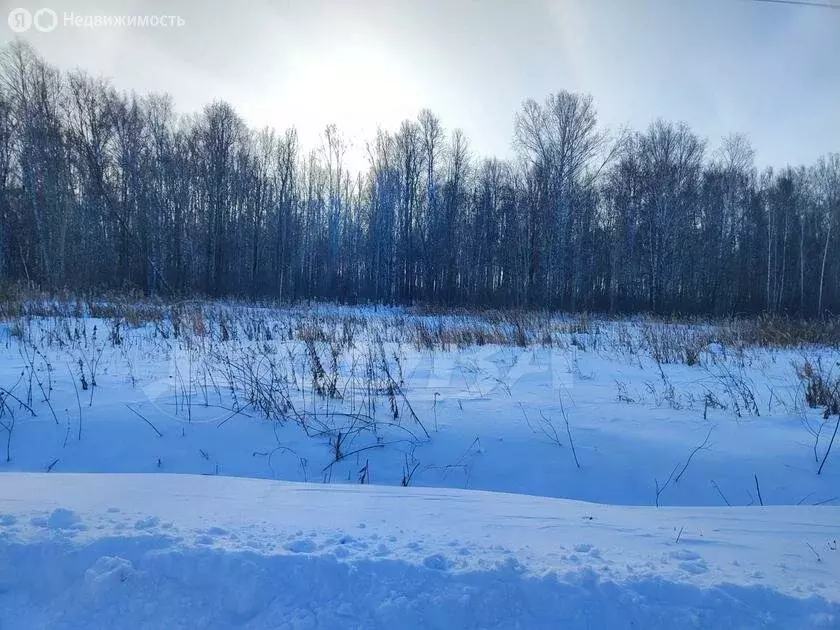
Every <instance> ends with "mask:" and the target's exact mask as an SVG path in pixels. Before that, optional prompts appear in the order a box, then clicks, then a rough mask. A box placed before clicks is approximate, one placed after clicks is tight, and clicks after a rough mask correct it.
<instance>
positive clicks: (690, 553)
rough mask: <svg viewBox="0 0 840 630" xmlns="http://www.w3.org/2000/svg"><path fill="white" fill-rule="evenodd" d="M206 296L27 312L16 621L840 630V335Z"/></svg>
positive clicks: (73, 625)
mask: <svg viewBox="0 0 840 630" xmlns="http://www.w3.org/2000/svg"><path fill="white" fill-rule="evenodd" d="M189 317H190V318H193V319H190V318H183V319H182V320H181V324H180V332H178V331H177V330H176V329H175V327H174V325H173V323H172V322H171V321H168V320H166V319H164V320H162V321H159V322H155V323H146V324H143V325H141V326H139V327H132V326H129V325H128V324H127V323H126V322H125V321H122V322H121V323H120V325H119V326H117V325H116V322H115V320H109V319H93V318H91V317H89V316H81V317H66V316H59V317H50V318H26V319H24V320H20V321H18V322H9V323H5V324H0V403H2V404H0V630H7V629H13V630H16V629H18V628H21V629H24V630H28V629H36V628H37V629H42V628H43V629H46V628H50V629H53V628H59V629H61V628H64V629H72V630H77V629H82V628H85V629H87V628H106V629H109V630H110V629H115V628H167V629H168V628H254V629H257V628H260V629H261V628H406V629H412V628H572V629H576V628H581V629H583V628H586V629H598V628H604V629H607V630H614V629H624V628H628V629H629V628H634V629H639V628H652V629H654V630H655V629H658V628H663V629H664V628H785V629H787V628H791V629H800V628H834V629H840V551H838V548H837V545H838V539H840V507H838V501H840V499H838V495H840V441H838V442H837V444H835V445H834V450H833V451H829V448H830V447H829V444H830V439H831V437H832V430H833V428H834V426H835V425H834V421H835V418H828V419H826V418H824V417H823V415H822V411H821V410H820V409H811V408H808V407H807V406H806V405H805V404H804V391H803V383H802V381H801V379H800V378H799V377H798V376H797V369H796V367H795V366H801V365H803V364H804V363H806V362H807V363H809V364H810V365H813V366H819V365H821V366H824V367H825V368H826V369H827V370H828V371H831V370H832V369H833V370H834V371H835V372H836V370H837V365H840V363H838V362H837V360H838V355H837V352H836V350H832V349H828V348H821V347H802V348H796V349H779V348H753V347H738V348H734V347H722V346H720V345H719V344H705V345H702V346H701V347H700V349H699V351H698V356H697V357H696V359H695V360H694V361H692V362H691V363H692V364H691V365H688V364H686V363H685V362H684V361H683V360H682V359H681V358H680V357H676V358H674V357H670V358H667V357H666V359H665V360H662V361H655V360H654V359H653V357H652V354H651V352H652V350H651V346H652V345H656V344H657V343H660V342H661V343H663V344H664V346H663V347H666V348H667V346H668V342H667V339H665V341H662V340H660V341H657V339H647V340H646V336H648V337H650V336H651V335H654V336H656V335H659V336H662V337H663V338H666V337H667V336H668V335H672V336H673V335H676V336H679V337H683V336H684V337H686V338H691V337H692V336H693V335H697V334H698V331H702V327H701V326H699V325H695V326H683V325H663V326H662V327H660V328H645V324H644V322H636V321H628V322H615V321H592V322H589V323H585V324H584V323H582V322H580V321H577V320H574V319H565V318H563V317H557V318H556V319H554V320H551V321H548V322H547V323H544V324H541V325H542V332H541V333H540V334H541V335H545V336H547V340H546V341H545V342H543V341H539V342H537V341H536V340H535V339H530V340H529V345H528V347H517V346H516V345H515V344H510V343H496V342H495V341H494V340H496V341H498V339H499V338H500V337H499V335H500V334H501V335H502V336H503V335H504V334H506V333H505V331H506V327H508V329H509V328H510V324H508V323H506V322H501V323H498V322H497V323H491V322H488V321H485V320H482V319H480V318H474V317H471V316H458V317H455V316H451V317H431V316H418V315H413V314H411V313H408V312H406V311H403V310H400V309H382V310H380V311H378V312H374V311H373V310H371V309H342V308H334V307H318V308H315V309H311V310H310V309H299V310H289V309H256V308H242V307H236V306H226V305H218V304H216V305H213V304H208V305H206V306H202V307H201V308H200V310H198V311H193V312H192V314H191V315H190V316H189ZM418 325H421V326H426V327H427V328H428V330H430V331H432V332H434V331H438V330H443V331H446V332H447V334H449V333H450V332H451V331H453V330H454V331H459V330H463V331H467V332H468V337H466V338H468V339H470V340H472V341H470V342H469V343H462V341H463V340H461V341H458V342H456V341H452V342H446V343H444V344H439V345H437V346H436V347H425V346H422V345H418V344H416V343H415V342H413V341H412V340H411V336H410V335H408V334H407V333H406V332H405V331H410V330H412V327H413V326H418ZM188 327H189V328H190V329H192V330H193V331H194V332H192V333H190V332H189V331H188V330H185V329H187V328H188ZM302 330H303V331H306V330H308V331H309V332H307V335H310V336H312V337H313V338H316V339H319V340H320V341H316V342H315V343H314V344H313V345H312V346H311V347H309V348H307V347H306V346H305V344H304V343H303V342H302V341H301V336H302V335H301V334H300V331H302ZM313 330H314V331H315V333H317V334H314V335H313V334H311V333H312V331H313ZM196 331H200V332H196ZM476 331H478V332H476ZM469 335H472V336H471V337H470V336H469ZM494 335H495V336H494ZM379 339H381V340H382V345H381V346H377V345H376V344H377V343H378V340H379ZM476 339H478V341H475V340H476ZM374 340H376V343H374ZM313 351H314V352H315V353H317V354H318V355H319V357H320V362H321V363H322V367H323V369H324V371H325V375H322V376H321V377H318V378H319V379H320V382H319V383H317V384H316V383H315V382H314V381H313V379H314V378H315V377H314V376H313V374H314V372H313V366H312V360H311V353H312V352H313ZM377 352H378V353H380V354H378V355H377V354H376V353H377ZM333 353H336V354H335V356H336V358H335V359H332V356H333ZM374 355H375V356H374ZM371 357H373V360H372V359H371ZM371 361H372V362H371ZM382 361H384V362H386V363H387V365H388V366H389V369H390V370H391V371H392V373H393V375H394V377H395V379H396V380H398V381H399V383H400V388H401V392H402V393H401V395H399V396H394V398H393V400H389V398H388V394H387V389H388V388H387V387H386V385H387V383H385V384H383V380H382V379H383V376H382V374H381V373H380V372H381V362H382ZM332 362H334V365H333V363H332ZM832 366H834V368H832ZM371 370H374V371H375V372H376V374H375V375H374V377H373V378H372V379H371V378H369V374H370V373H371ZM331 378H334V379H335V385H336V388H337V391H338V393H339V394H340V395H324V394H323V393H321V394H318V393H317V392H316V385H317V387H320V388H321V389H322V391H323V388H324V387H325V385H324V384H325V383H329V380H330V379H331ZM94 381H95V385H94V384H93V382H94ZM255 383H257V385H256V387H257V389H258V388H259V387H269V386H270V387H272V388H278V389H277V391H276V392H275V393H274V394H273V397H274V398H275V399H279V398H281V397H282V396H286V397H287V400H288V403H289V407H284V408H283V410H282V412H278V411H277V409H279V408H280V407H279V406H278V408H277V409H273V410H272V413H273V415H270V416H267V415H266V413H265V410H264V409H262V408H261V407H260V404H259V402H258V401H259V399H260V396H259V395H258V394H259V392H257V394H255ZM371 383H373V386H371ZM83 384H84V388H83V387H82V385H83ZM278 392H279V393H278ZM281 394H282V396H281ZM402 394H404V396H403V395H402ZM290 409H291V410H292V411H290ZM412 412H414V414H416V418H413V417H412ZM566 420H568V423H567V422H566ZM426 431H428V435H425V432H426ZM337 443H340V447H339V449H338V450H339V451H340V457H336V444H337ZM826 453H828V454H829V456H827V455H826ZM823 460H825V461H824V465H823V469H822V471H821V474H817V470H818V469H819V467H820V465H821V463H822V462H823ZM360 481H364V484H363V485H362V484H360V483H359V482H360ZM401 483H407V484H408V486H409V487H400V486H401ZM377 484H380V485H377ZM657 504H658V507H657Z"/></svg>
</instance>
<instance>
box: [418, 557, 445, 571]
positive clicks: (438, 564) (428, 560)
mask: <svg viewBox="0 0 840 630" xmlns="http://www.w3.org/2000/svg"><path fill="white" fill-rule="evenodd" d="M423 565H424V566H425V567H426V568H427V569H434V570H436V571H445V570H446V569H448V568H449V560H447V559H446V558H445V557H443V556H442V555H440V554H439V553H436V554H433V555H431V556H426V557H425V558H424V559H423Z"/></svg>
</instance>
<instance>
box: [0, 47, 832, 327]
mask: <svg viewBox="0 0 840 630" xmlns="http://www.w3.org/2000/svg"><path fill="white" fill-rule="evenodd" d="M511 123H512V143H513V146H514V147H515V156H516V157H515V158H513V159H511V160H507V161H506V160H500V159H497V158H494V157H484V156H479V155H475V154H474V152H472V151H471V149H470V143H469V140H468V138H467V137H466V136H465V134H464V133H463V132H462V131H460V130H459V129H457V128H455V129H452V130H448V129H446V128H445V127H444V124H443V123H442V122H441V120H439V118H438V117H437V116H436V115H435V114H434V113H432V112H431V111H429V110H426V109H424V110H422V111H420V112H419V114H418V115H417V117H416V119H411V120H405V121H404V122H403V123H402V124H401V125H400V126H399V128H398V129H395V130H387V129H380V130H379V131H378V132H377V133H376V134H375V137H373V138H369V139H367V141H366V142H365V143H364V145H363V146H364V147H365V150H366V155H367V165H366V167H365V169H363V170H362V171H361V172H351V171H350V170H349V169H348V167H347V150H348V142H349V140H348V138H347V137H345V136H344V135H343V134H342V132H341V130H339V129H337V128H336V127H335V126H334V125H328V126H326V128H325V130H324V132H323V136H322V142H321V146H319V147H317V148H315V149H312V150H307V149H304V148H303V147H302V146H301V142H300V140H299V137H298V134H297V132H296V131H295V127H294V121H289V127H288V128H287V129H285V130H274V129H252V128H249V126H248V125H247V124H246V122H245V121H244V120H243V119H242V118H241V117H240V116H239V115H238V114H237V112H236V110H235V108H234V107H233V106H232V105H231V104H229V103H226V102H219V101H216V102H211V103H208V104H207V105H206V106H205V107H204V109H203V110H202V111H201V112H198V113H194V114H190V115H181V114H179V113H178V112H177V110H176V106H175V104H174V103H173V101H172V99H171V98H170V97H169V96H167V95H159V94H149V95H140V94H135V93H124V92H121V91H118V90H117V89H115V88H114V87H113V86H112V84H111V83H110V82H109V81H108V80H107V79H106V78H98V77H93V76H90V75H89V74H87V73H85V72H84V71H81V70H75V71H70V72H64V71H60V70H58V69H57V68H55V67H53V66H51V65H50V64H48V63H47V62H46V61H45V60H44V59H43V58H41V57H40V56H39V54H38V53H37V51H35V50H34V49H33V48H31V47H30V46H29V45H27V44H24V43H21V42H14V43H11V44H8V45H6V46H5V47H3V48H2V50H0V288H5V289H10V288H21V287H24V288H29V289H34V290H40V291H44V292H58V291H67V292H74V293H84V294H94V293H103V292H136V293H142V294H145V295H148V296H164V297H172V298H175V297H191V296H195V297H236V298H243V299H266V300H275V301H299V300H310V299H311V300H328V301H335V302H342V303H385V304H403V305H412V304H422V305H441V306H466V307H491V306H492V307H501V308H551V309H562V310H567V311H596V312H610V313H612V312H615V313H632V312H650V313H660V314H671V313H683V314H706V315H732V314H754V313H761V312H769V313H787V314H791V315H797V316H803V317H821V316H824V315H825V314H827V313H831V312H835V313H836V312H837V311H838V310H840V259H838V256H837V250H838V247H837V239H838V225H837V224H838V223H839V222H840V154H838V153H832V154H829V155H826V156H824V157H822V158H820V159H819V160H817V161H816V163H814V164H811V165H803V166H783V167H781V168H762V169H759V168H758V167H757V166H756V164H755V155H754V151H753V149H752V147H751V145H750V141H749V139H748V138H747V137H746V136H744V135H743V134H738V133H733V134H732V135H729V136H727V137H725V138H722V139H716V140H715V141H713V142H710V141H709V140H707V139H705V138H703V137H701V136H699V135H698V134H697V133H695V132H694V131H692V129H690V128H689V127H688V126H687V125H686V124H684V123H682V122H672V121H667V120H662V119H657V120H655V122H653V123H652V124H651V125H650V126H649V127H648V128H647V129H644V130H630V129H620V130H614V129H613V130H607V129H606V128H605V127H604V126H603V125H601V124H599V120H598V116H597V111H596V104H595V103H594V101H593V99H592V97H591V96H589V95H585V94H578V93H573V92H569V91H565V90H558V91H557V92H555V93H552V94H549V95H548V96H546V97H545V98H544V99H540V100H531V99H527V100H524V101H523V102H522V105H521V108H520V109H519V111H518V112H517V113H516V114H515V117H514V119H513V120H512V121H511Z"/></svg>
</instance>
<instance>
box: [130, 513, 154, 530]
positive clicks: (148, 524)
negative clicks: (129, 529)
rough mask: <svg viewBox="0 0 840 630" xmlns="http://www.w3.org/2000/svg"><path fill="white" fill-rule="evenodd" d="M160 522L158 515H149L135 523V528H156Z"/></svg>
mask: <svg viewBox="0 0 840 630" xmlns="http://www.w3.org/2000/svg"><path fill="white" fill-rule="evenodd" d="M159 523H160V519H159V518H158V517H157V516H147V517H146V518H141V519H140V520H139V521H137V522H136V523H134V529H154V528H155V527H157V526H158V524H159Z"/></svg>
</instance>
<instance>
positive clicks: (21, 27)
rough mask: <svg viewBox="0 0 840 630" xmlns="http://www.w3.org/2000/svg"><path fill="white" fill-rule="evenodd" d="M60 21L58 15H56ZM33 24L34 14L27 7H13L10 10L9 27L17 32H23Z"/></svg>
mask: <svg viewBox="0 0 840 630" xmlns="http://www.w3.org/2000/svg"><path fill="white" fill-rule="evenodd" d="M55 19H56V21H58V16H57V15H56V16H55ZM30 26H32V14H31V13H30V12H29V11H27V10H26V9H12V10H11V11H9V28H10V29H12V30H13V31H14V32H15V33H23V32H25V31H28V30H29V27H30Z"/></svg>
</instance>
